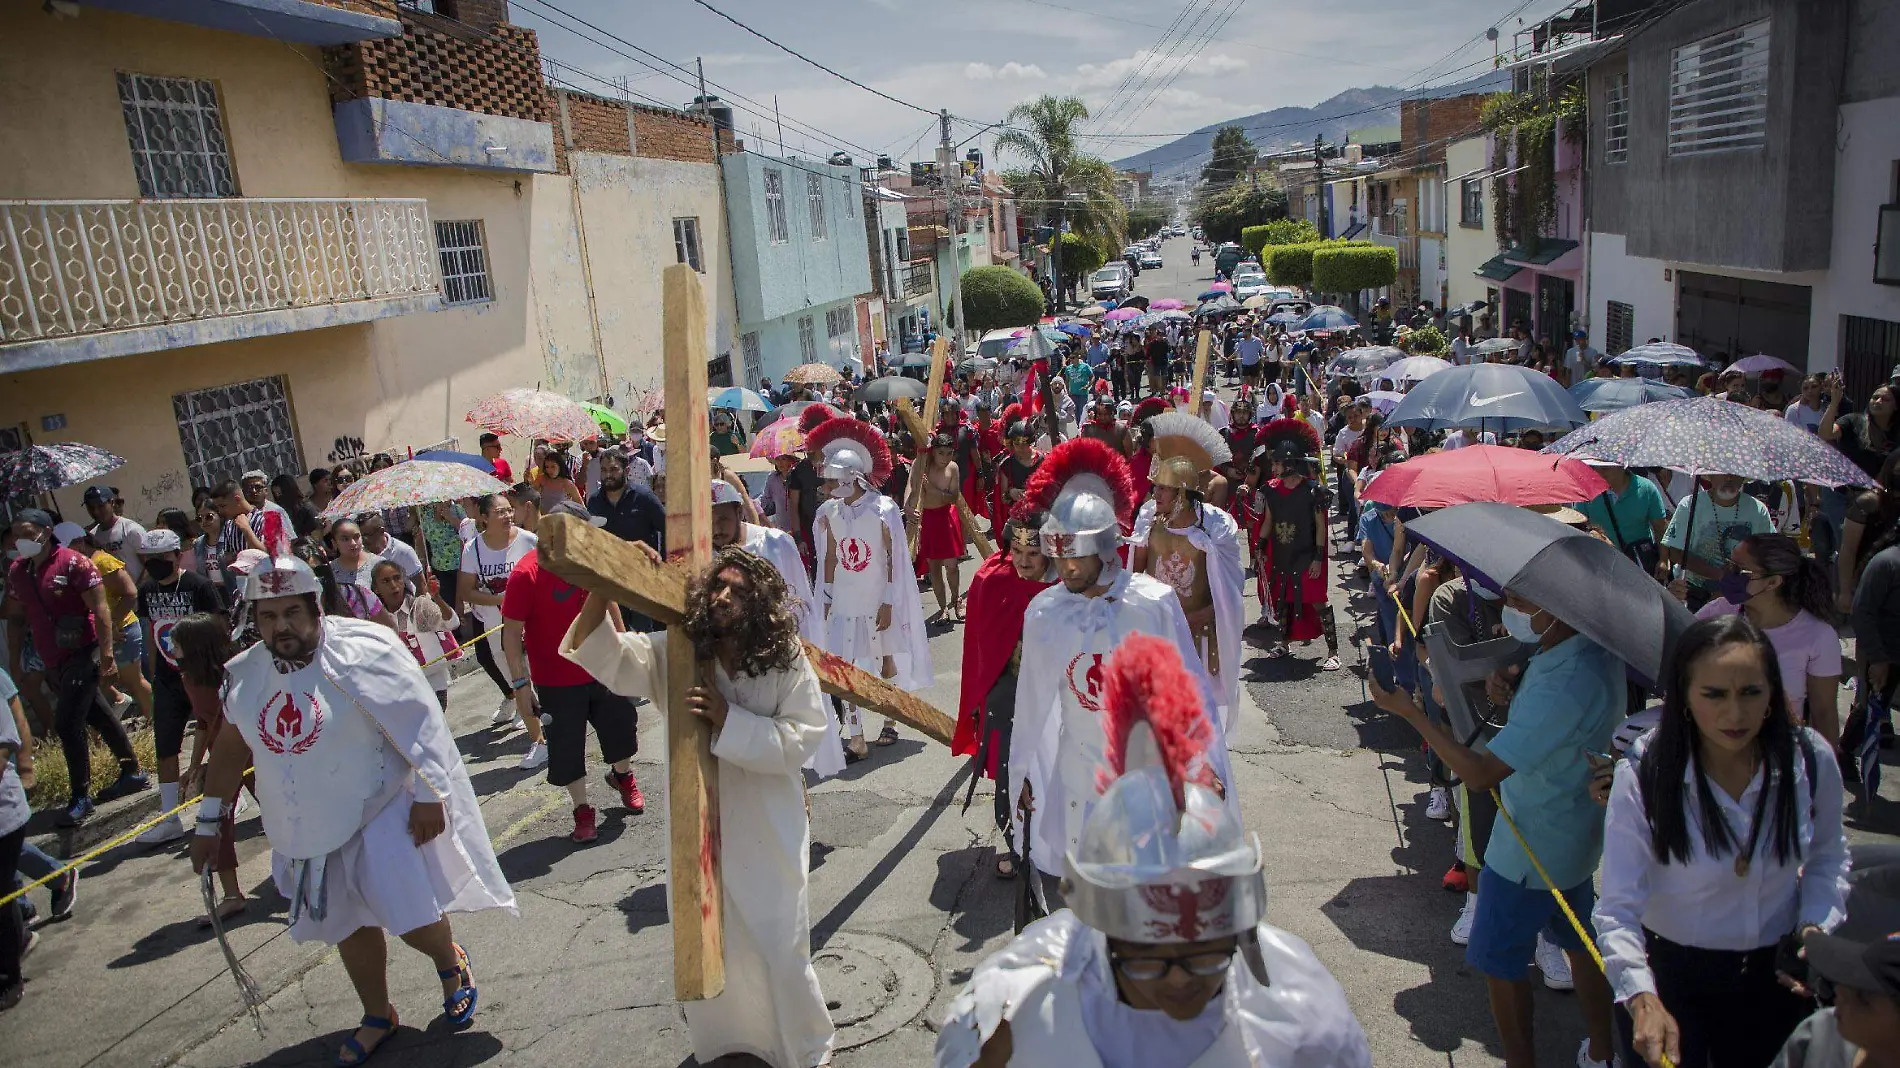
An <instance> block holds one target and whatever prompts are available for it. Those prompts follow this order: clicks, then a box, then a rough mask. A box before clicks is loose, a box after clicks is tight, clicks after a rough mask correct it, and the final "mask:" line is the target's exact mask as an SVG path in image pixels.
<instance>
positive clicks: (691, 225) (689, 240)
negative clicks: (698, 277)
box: [673, 216, 706, 274]
mask: <svg viewBox="0 0 1900 1068" xmlns="http://www.w3.org/2000/svg"><path fill="white" fill-rule="evenodd" d="M673 255H674V256H676V257H678V261H679V262H680V263H686V264H691V265H692V268H693V270H695V271H698V272H700V273H701V274H704V273H705V272H706V268H704V267H701V266H700V265H699V217H698V216H693V217H692V218H682V219H674V220H673Z"/></svg>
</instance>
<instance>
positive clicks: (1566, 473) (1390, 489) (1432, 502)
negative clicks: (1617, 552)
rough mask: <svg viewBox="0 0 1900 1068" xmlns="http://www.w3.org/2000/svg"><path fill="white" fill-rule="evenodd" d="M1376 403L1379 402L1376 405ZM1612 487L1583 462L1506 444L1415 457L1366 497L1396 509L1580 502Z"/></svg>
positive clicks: (1374, 485) (1374, 483) (1383, 478)
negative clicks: (1479, 503)
mask: <svg viewBox="0 0 1900 1068" xmlns="http://www.w3.org/2000/svg"><path fill="white" fill-rule="evenodd" d="M1375 403H1376V402H1375ZM1608 488H1609V484H1608V483H1606V482H1604V481H1603V476H1602V475H1599V474H1597V473H1596V472H1595V471H1592V470H1591V469H1590V467H1589V465H1588V464H1585V463H1584V462H1583V461H1582V460H1573V459H1570V458H1569V457H1556V456H1546V455H1544V454H1543V453H1537V452H1530V451H1528V450H1526V449H1513V448H1508V447H1506V446H1503V445H1471V446H1468V447H1466V448H1462V449H1452V450H1450V451H1447V452H1434V453H1428V454H1426V455H1424V456H1414V457H1413V458H1411V459H1410V460H1407V461H1405V462H1404V463H1402V464H1395V465H1393V466H1392V467H1389V468H1387V469H1386V470H1385V471H1383V472H1382V473H1380V475H1379V477H1378V478H1376V479H1373V480H1372V484H1371V485H1369V486H1367V487H1366V492H1365V499H1366V500H1369V501H1376V502H1378V503H1379V504H1389V505H1392V506H1393V507H1396V508H1448V507H1450V506H1452V505H1454V504H1470V503H1472V502H1473V501H1496V502H1498V503H1501V504H1517V505H1525V504H1575V503H1576V502H1578V501H1587V500H1589V499H1590V498H1592V497H1595V496H1596V495H1597V494H1599V493H1602V492H1603V491H1604V490H1606V489H1608Z"/></svg>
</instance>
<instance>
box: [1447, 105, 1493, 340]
mask: <svg viewBox="0 0 1900 1068" xmlns="http://www.w3.org/2000/svg"><path fill="white" fill-rule="evenodd" d="M1488 159H1489V157H1488V156H1487V155H1486V154H1485V145H1484V138H1482V137H1472V138H1467V139H1465V140H1463V141H1454V142H1452V143H1451V144H1449V145H1446V146H1445V177H1446V178H1453V177H1456V176H1458V175H1460V174H1464V173H1465V172H1467V171H1473V170H1477V169H1478V168H1480V167H1483V166H1485V165H1486V163H1487V161H1488ZM1463 185H1464V183H1462V182H1447V183H1446V185H1445V289H1446V292H1447V294H1449V296H1448V298H1447V299H1448V300H1449V301H1450V303H1452V304H1469V303H1470V302H1471V301H1474V300H1483V299H1484V295H1485V293H1484V291H1485V288H1486V286H1487V285H1489V283H1487V282H1486V281H1485V280H1484V279H1482V278H1479V277H1478V276H1476V275H1474V274H1472V273H1471V272H1473V271H1475V270H1477V269H1478V268H1479V267H1480V266H1482V265H1483V264H1484V261H1486V260H1488V259H1490V258H1491V257H1493V256H1495V255H1497V254H1498V242H1497V238H1496V237H1495V236H1494V235H1495V233H1496V231H1495V230H1494V229H1493V228H1492V226H1491V184H1490V183H1489V182H1486V183H1485V186H1484V194H1485V195H1484V225H1483V226H1482V227H1480V228H1478V229H1475V230H1474V229H1472V228H1470V227H1467V226H1463V225H1461V224H1460V223H1459V221H1458V220H1459V219H1461V218H1463V215H1462V213H1461V207H1460V205H1461V202H1462V201H1461V198H1462V196H1463V193H1462V189H1463Z"/></svg>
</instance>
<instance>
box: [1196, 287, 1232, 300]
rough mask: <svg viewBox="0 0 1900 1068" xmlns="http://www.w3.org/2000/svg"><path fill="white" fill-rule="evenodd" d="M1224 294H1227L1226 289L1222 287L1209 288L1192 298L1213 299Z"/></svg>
mask: <svg viewBox="0 0 1900 1068" xmlns="http://www.w3.org/2000/svg"><path fill="white" fill-rule="evenodd" d="M1226 295H1227V291H1226V290H1224V289H1210V290H1208V291H1207V292H1205V293H1202V294H1201V295H1200V296H1198V297H1195V298H1194V299H1195V300H1214V299H1216V298H1218V297H1223V296H1226Z"/></svg>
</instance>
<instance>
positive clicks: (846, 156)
mask: <svg viewBox="0 0 1900 1068" xmlns="http://www.w3.org/2000/svg"><path fill="white" fill-rule="evenodd" d="M826 162H827V163H830V164H831V165H832V166H833V167H849V166H851V165H852V163H853V162H854V161H853V160H852V159H851V154H850V153H849V152H833V153H832V154H831V158H830V159H829V160H826Z"/></svg>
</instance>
